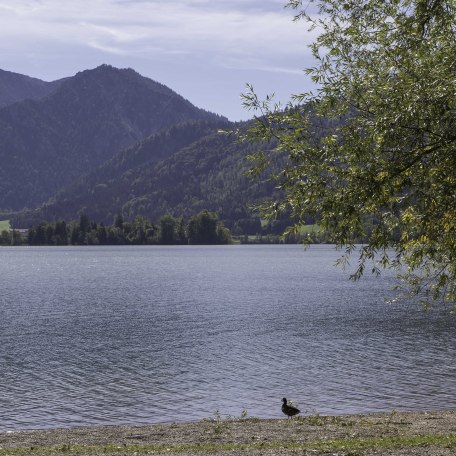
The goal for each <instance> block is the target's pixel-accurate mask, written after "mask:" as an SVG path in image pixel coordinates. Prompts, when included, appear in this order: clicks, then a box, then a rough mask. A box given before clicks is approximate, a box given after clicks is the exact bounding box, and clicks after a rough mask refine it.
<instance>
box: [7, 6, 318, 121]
mask: <svg viewBox="0 0 456 456" xmlns="http://www.w3.org/2000/svg"><path fill="white" fill-rule="evenodd" d="M285 3H286V0H0V56H1V57H0V68H1V69H2V70H7V71H13V72H16V73H21V74H25V75H28V76H33V77H37V78H40V79H43V80H45V81H52V80H55V79H59V78H62V77H66V76H72V75H74V74H76V73H77V72H79V71H83V70H86V69H90V68H95V67H97V66H99V65H101V64H103V63H106V64H109V65H113V66H115V67H118V68H133V69H134V70H136V71H137V72H138V73H140V74H142V75H143V76H147V77H149V78H151V79H154V80H155V81H158V82H161V83H162V84H165V85H167V86H168V87H170V88H171V89H173V90H174V91H176V92H177V93H179V94H180V95H182V96H184V97H185V98H187V99H188V100H189V101H191V102H192V103H193V104H195V105H196V106H198V107H200V108H203V109H206V110H209V111H212V112H216V113H217V114H221V115H224V116H226V117H228V118H229V119H230V120H243V119H248V118H251V117H252V116H253V113H252V112H249V111H247V110H246V109H244V108H243V107H242V100H241V93H243V92H245V91H246V84H247V83H250V84H252V85H253V87H254V88H255V91H256V92H257V93H258V94H259V95H260V97H264V96H266V95H269V94H272V93H275V99H276V101H280V102H283V103H286V101H287V100H288V99H289V97H290V95H291V94H298V93H302V92H305V91H308V90H309V89H310V88H311V87H312V85H311V82H310V80H309V78H308V76H306V75H305V73H304V71H303V70H304V69H305V68H308V67H310V66H312V63H313V61H312V57H311V53H310V50H309V48H308V45H309V44H310V43H311V42H312V41H313V40H314V39H315V36H313V34H312V32H309V31H308V27H307V26H306V24H305V23H303V22H300V21H298V22H293V11H292V10H290V9H288V8H284V5H285Z"/></svg>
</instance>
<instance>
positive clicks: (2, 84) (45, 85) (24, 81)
mask: <svg viewBox="0 0 456 456" xmlns="http://www.w3.org/2000/svg"><path fill="white" fill-rule="evenodd" d="M63 81H64V79H59V80H57V81H53V82H46V81H42V80H41V79H37V78H31V77H30V76H25V75H23V74H18V73H13V72H11V71H4V70H0V109H1V108H3V107H5V106H8V105H11V104H14V103H18V102H20V101H24V100H34V99H39V98H44V97H45V96H46V95H49V94H50V93H51V92H53V91H54V90H55V89H56V88H57V87H59V86H60V84H62V82H63Z"/></svg>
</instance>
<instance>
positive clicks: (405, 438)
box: [0, 410, 456, 456]
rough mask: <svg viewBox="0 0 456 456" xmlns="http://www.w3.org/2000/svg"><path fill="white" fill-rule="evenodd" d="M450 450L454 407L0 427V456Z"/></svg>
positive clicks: (454, 444)
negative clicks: (16, 428) (29, 428)
mask: <svg viewBox="0 0 456 456" xmlns="http://www.w3.org/2000/svg"><path fill="white" fill-rule="evenodd" d="M143 454H154V455H161V454H163V455H164V454H167V455H169V454H179V455H200V454H206V455H207V454H216V455H221V456H224V455H231V456H237V455H292V454H300V455H317V456H318V455H336V456H360V455H393V456H399V455H401V456H402V455H404V456H405V455H419V456H421V455H423V456H424V455H426V456H446V455H448V456H449V455H454V454H456V410H449V411H433V412H397V411H392V412H391V413H383V414H367V415H346V416H321V415H312V416H302V417H295V418H293V419H287V418H283V419H259V418H249V417H246V418H235V419H222V418H217V419H207V420H202V421H198V422H189V423H173V424H152V425H138V426H135V425H122V426H105V427H79V428H69V429H51V430H32V431H13V432H11V431H10V432H0V456H12V455H14V456H20V455H24V456H25V455H30V456H33V455H43V456H44V455H80V456H92V455H143Z"/></svg>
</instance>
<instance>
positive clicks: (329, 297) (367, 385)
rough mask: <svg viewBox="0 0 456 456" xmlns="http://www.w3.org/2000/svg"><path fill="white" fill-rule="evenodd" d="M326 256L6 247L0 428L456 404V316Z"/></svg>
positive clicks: (210, 249) (249, 249)
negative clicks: (395, 297) (397, 294)
mask: <svg viewBox="0 0 456 456" xmlns="http://www.w3.org/2000/svg"><path fill="white" fill-rule="evenodd" d="M338 255H339V254H338V253H337V252H336V251H335V250H334V249H333V248H332V247H329V246H312V247H311V248H309V249H308V250H307V251H304V250H303V248H302V247H299V246H223V247H221V246H218V247H214V246H204V247H199V246H185V247H81V248H79V247H61V248H60V247H52V248H48V247H42V248H24V247H22V248H21V247H18V248H15V247H12V248H2V249H0V258H1V261H0V284H1V296H0V304H1V305H0V430H14V429H32V428H52V427H68V426H79V425H109V424H119V423H130V424H140V423H156V422H171V421H187V420H199V419H203V418H210V417H211V416H213V415H214V412H215V411H216V410H218V411H219V412H220V414H221V415H222V416H226V415H232V416H239V415H241V413H242V411H243V410H246V411H247V412H248V414H249V415H251V416H257V417H264V418H265V417H281V411H280V406H281V398H282V397H283V396H286V397H287V398H290V399H292V400H293V401H294V403H295V404H297V405H298V406H299V407H300V408H301V410H302V411H303V412H305V413H316V412H318V413H321V414H345V413H357V412H377V411H387V412H389V411H391V410H393V409H401V410H432V409H448V408H456V394H455V393H456V344H455V341H454V335H455V329H456V317H455V316H453V315H450V314H449V313H448V310H447V311H446V312H441V313H436V312H432V313H425V312H423V311H422V310H421V309H420V308H419V307H418V306H417V305H414V304H410V303H409V304H405V303H404V304H400V305H394V306H392V305H388V304H386V303H385V300H384V298H385V296H389V295H390V292H389V289H390V287H391V285H392V284H393V277H392V276H391V275H387V276H382V277H381V278H374V277H366V278H365V279H363V280H361V281H360V282H358V283H353V282H351V281H349V280H348V275H347V273H344V272H342V271H341V270H340V269H338V268H336V267H334V262H335V260H336V259H337V258H338Z"/></svg>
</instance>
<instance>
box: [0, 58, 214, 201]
mask: <svg viewBox="0 0 456 456" xmlns="http://www.w3.org/2000/svg"><path fill="white" fill-rule="evenodd" d="M200 120H204V121H216V122H217V121H220V120H223V118H221V117H220V116H217V115H216V114H212V113H209V112H207V111H204V110H202V109H199V108H197V107H195V106H193V105H192V104H191V103H190V102H189V101H187V100H185V99H184V98H183V97H181V96H180V95H178V94H176V93H175V92H173V91H172V90H171V89H169V88H168V87H166V86H164V85H162V84H160V83H158V82H155V81H153V80H151V79H148V78H145V77H143V76H141V75H140V74H138V73H136V72H135V71H134V70H132V69H117V68H113V67H111V66H108V65H102V66H100V67H98V68H95V69H93V70H86V71H83V72H80V73H78V74H76V75H75V76H73V77H70V78H67V79H66V80H64V81H63V82H62V83H61V84H60V85H59V86H58V87H57V88H56V89H55V90H54V91H52V92H51V93H50V94H49V95H48V96H46V97H45V98H42V99H35V100H25V101H23V102H21V103H15V104H13V105H9V106H6V107H4V108H2V109H0V163H2V166H1V168H0V209H2V210H6V209H12V210H17V209H22V208H24V207H28V208H32V207H34V206H39V205H41V204H43V202H45V201H46V200H47V199H48V198H49V197H51V196H52V195H54V194H55V193H56V192H58V191H59V190H60V189H62V188H65V187H68V186H70V185H71V184H72V183H73V182H74V181H76V180H77V179H79V178H81V176H83V175H85V174H87V173H90V172H91V171H92V170H93V169H94V168H96V167H97V166H100V165H101V164H103V163H104V162H106V161H108V160H110V159H111V158H112V157H113V156H114V155H116V153H118V152H119V151H121V150H122V149H124V148H126V147H128V146H130V145H132V144H134V143H137V142H138V141H141V140H142V139H144V138H145V137H147V136H148V135H151V134H153V133H157V132H159V131H162V130H164V131H166V130H169V129H170V128H171V127H172V126H174V125H178V124H180V123H184V122H189V121H200Z"/></svg>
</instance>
